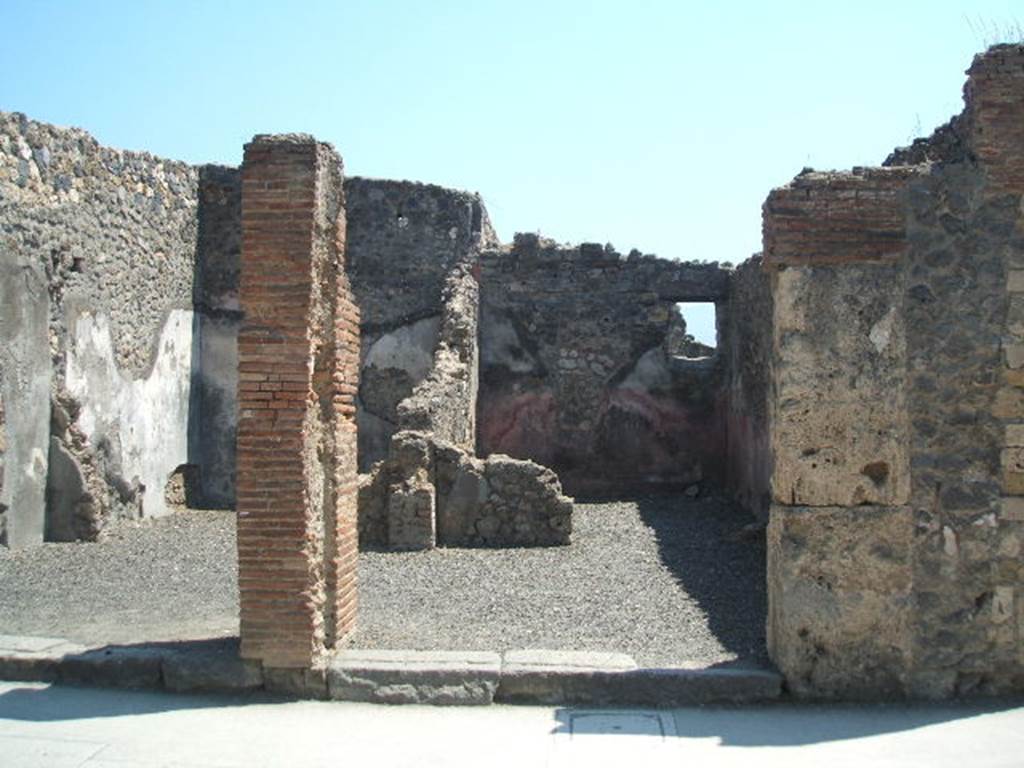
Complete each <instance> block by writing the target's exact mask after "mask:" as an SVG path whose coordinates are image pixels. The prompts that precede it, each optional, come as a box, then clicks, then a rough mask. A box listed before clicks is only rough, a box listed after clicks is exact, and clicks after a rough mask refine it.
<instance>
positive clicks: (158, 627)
mask: <svg viewBox="0 0 1024 768" xmlns="http://www.w3.org/2000/svg"><path fill="white" fill-rule="evenodd" d="M236 557H237V555H236V554H235V515H234V513H233V512H201V511H193V510H189V511H185V512H181V513H179V514H176V515H171V516H169V517H164V518H159V519H155V520H147V521H145V522H142V523H134V524H121V525H118V526H117V527H116V528H113V530H111V531H110V532H109V533H108V534H107V536H106V538H105V539H104V540H103V541H100V542H97V543H95V544H43V545H42V546H39V547H32V548H30V549H22V550H16V551H13V552H12V551H10V550H7V549H6V548H4V547H0V633H2V634H13V635H43V636H48V637H66V638H68V639H70V640H75V641H77V642H82V643H90V644H91V643H136V642H144V641H151V640H195V639H201V638H207V637H222V636H224V635H237V634H238V584H237V582H238V578H237V574H238V568H237V561H236Z"/></svg>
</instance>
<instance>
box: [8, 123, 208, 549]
mask: <svg viewBox="0 0 1024 768" xmlns="http://www.w3.org/2000/svg"><path fill="white" fill-rule="evenodd" d="M196 187H197V172H196V170H195V169H194V168H192V167H190V166H188V165H185V164H183V163H177V162H172V161H167V160H162V159H160V158H156V157H153V156H152V155H148V154H145V153H139V152H123V151H120V150H114V149H108V148H104V147H100V146H99V145H98V144H97V143H96V141H95V140H94V139H93V138H92V137H91V136H89V135H88V134H87V133H85V132H84V131H81V130H78V129H64V128H56V127H54V126H51V125H47V124H45V123H39V122H35V121H32V120H29V119H27V118H26V117H25V116H24V115H19V114H11V113H0V269H2V276H0V282H2V286H0V290H3V292H4V300H3V302H2V303H0V337H2V339H3V341H2V343H0V349H2V351H0V367H2V368H3V370H4V372H5V374H4V376H3V381H4V388H5V391H4V395H3V399H4V400H5V402H6V404H7V413H8V434H9V437H10V448H9V452H8V459H7V464H8V466H7V472H6V477H7V478H8V479H7V482H6V484H5V485H4V488H3V491H2V498H0V504H3V505H6V506H7V507H8V509H9V513H8V518H9V519H8V521H7V522H8V525H7V534H8V543H9V544H11V545H13V546H23V545H26V544H31V543H36V542H40V541H42V540H43V536H44V533H45V534H46V536H47V538H51V539H61V540H62V539H74V538H92V537H93V536H95V535H96V533H97V532H98V530H99V529H100V528H101V527H102V526H103V524H104V523H105V522H106V521H107V520H108V519H111V518H113V517H121V516H127V517H138V516H139V515H141V514H145V515H152V514H161V513H163V512H164V511H165V510H166V504H165V501H164V486H165V484H166V483H167V480H168V478H169V476H170V475H171V474H172V473H173V472H174V470H175V469H176V468H177V467H178V466H179V465H184V464H187V463H188V461H189V457H188V446H187V443H188V420H189V399H190V372H191V370H192V366H191V362H192V354H193V348H192V337H193V333H192V324H193V313H192V289H193V268H194V263H195V250H196V208H197V193H196ZM48 483H49V487H48Z"/></svg>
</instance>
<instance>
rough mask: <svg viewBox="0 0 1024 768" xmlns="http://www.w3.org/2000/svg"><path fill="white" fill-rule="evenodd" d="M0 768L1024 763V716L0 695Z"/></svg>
mask: <svg viewBox="0 0 1024 768" xmlns="http://www.w3.org/2000/svg"><path fill="white" fill-rule="evenodd" d="M0 765H3V766H4V768H22V766H31V768H36V766H53V767H54V768H64V767H65V766H67V767H68V768H71V767H72V766H88V767H89V768H114V767H120V768H125V767H126V766H140V767H142V768H155V767H156V766H168V767H169V766H188V767H194V766H219V767H220V766H222V767H225V768H226V767H228V766H247V767H252V766H289V768H291V767H293V766H295V767H302V766H342V765H372V766H375V768H377V767H384V766H418V767H426V768H430V766H449V765H451V766H462V765H464V766H470V765H472V766H480V765H486V766H488V768H490V767H491V766H513V765H515V766H523V767H524V768H525V767H527V766H529V767H530V768H533V766H576V765H581V766H582V765H586V766H602V765H633V766H687V768H691V767H695V766H705V765H706V766H733V765H757V766H759V768H765V767H771V766H776V765H778V766H783V765H785V766H787V768H791V767H793V766H829V767H830V768H831V767H832V766H846V765H850V766H853V765H856V766H864V765H872V766H890V765H891V766H922V767H923V766H928V767H929V768H932V767H933V766H945V765H948V766H963V765H969V766H971V767H972V768H976V767H983V766H1006V767H1007V768H1009V767H1010V766H1014V767H1017V766H1021V765H1024V706H1014V705H1011V704H1005V703H1003V704H1000V703H991V702H990V703H973V704H969V705H943V706H920V705H915V706H884V707H882V706H864V707H859V706H857V707H855V706H842V707H810V706H793V705H776V706H768V707H747V708H743V709H723V708H709V709H676V710H649V709H644V710H641V709H616V710H598V709H584V708H572V707H510V706H491V707H479V708H472V707H469V708H431V707H412V706H410V707H387V706H381V705H368V704H346V703H336V702H313V701H299V702H272V701H268V700H256V699H243V698H231V697H219V696H182V695H173V694H165V693H149V692H137V691H118V690H113V689H104V690H100V689H89V688H70V687H60V686H48V685H46V684H40V683H0Z"/></svg>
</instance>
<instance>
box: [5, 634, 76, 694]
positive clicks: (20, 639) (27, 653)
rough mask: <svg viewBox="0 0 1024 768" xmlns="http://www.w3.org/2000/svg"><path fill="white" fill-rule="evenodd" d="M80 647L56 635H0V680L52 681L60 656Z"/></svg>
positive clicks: (62, 658) (57, 677)
mask: <svg viewBox="0 0 1024 768" xmlns="http://www.w3.org/2000/svg"><path fill="white" fill-rule="evenodd" d="M84 651H85V647H84V646H81V645H77V644H75V643H69V642H67V641H66V640H64V639H63V638H59V637H26V636H23V635H0V680H39V681H43V682H54V681H56V680H58V679H60V665H61V662H62V661H63V660H64V658H65V657H66V656H69V655H74V654H80V653H82V652H84Z"/></svg>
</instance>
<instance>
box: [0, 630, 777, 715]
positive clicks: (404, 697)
mask: <svg viewBox="0 0 1024 768" xmlns="http://www.w3.org/2000/svg"><path fill="white" fill-rule="evenodd" d="M0 680H12V681H33V682H50V683H60V684H70V685H90V686H101V687H107V686H111V687H120V688H146V689H164V690H167V691H171V692H175V693H184V692H189V693H197V692H203V693H235V694H237V693H252V692H257V691H264V692H267V693H271V694H284V695H288V696H292V697H298V698H310V699H334V700H338V701H359V702H369V703H380V704H434V705H486V704H491V703H495V702H497V703H508V704H547V705H591V706H642V707H679V706H700V705H705V704H748V703H756V702H765V701H772V700H775V699H778V698H780V697H781V695H782V677H781V675H779V673H778V672H776V671H775V670H774V669H769V668H764V667H744V666H718V667H700V668H696V667H695V668H685V667H672V668H657V669H650V668H648V669H645V668H640V667H638V666H637V664H636V662H635V661H634V660H633V658H632V657H631V656H627V655H625V654H621V653H594V652H581V651H546V650H521V651H506V652H505V653H503V654H498V653H490V652H470V651H465V652H462V651H402V650H363V649H358V648H355V649H345V650H340V651H337V652H336V653H334V654H332V655H331V657H330V658H329V659H328V660H327V662H326V664H325V665H324V666H323V667H319V668H315V669H271V668H266V669H265V668H261V666H260V665H259V664H258V663H256V662H249V661H244V660H242V659H240V658H239V657H238V639H237V638H227V639H224V640H199V641H185V642H170V643H146V644H140V645H110V646H103V647H98V648H97V647H93V648H90V647H86V646H81V645H76V644H74V643H70V642H68V641H66V640H63V639H61V638H45V637H22V636H13V635H0Z"/></svg>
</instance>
